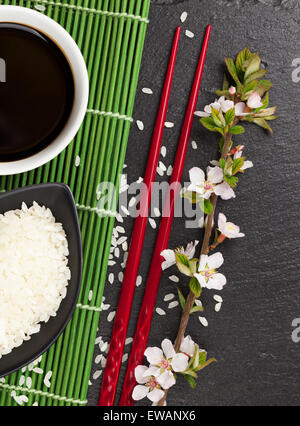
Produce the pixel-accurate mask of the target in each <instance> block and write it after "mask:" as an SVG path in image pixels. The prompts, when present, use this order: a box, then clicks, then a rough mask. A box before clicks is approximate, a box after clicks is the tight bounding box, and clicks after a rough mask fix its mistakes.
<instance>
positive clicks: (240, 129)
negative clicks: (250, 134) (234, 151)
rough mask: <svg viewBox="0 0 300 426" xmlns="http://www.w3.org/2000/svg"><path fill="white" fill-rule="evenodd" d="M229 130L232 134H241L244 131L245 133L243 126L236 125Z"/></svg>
mask: <svg viewBox="0 0 300 426" xmlns="http://www.w3.org/2000/svg"><path fill="white" fill-rule="evenodd" d="M229 132H230V133H231V134H232V135H241V134H242V133H245V129H244V127H242V126H234V127H231V128H230V129H229Z"/></svg>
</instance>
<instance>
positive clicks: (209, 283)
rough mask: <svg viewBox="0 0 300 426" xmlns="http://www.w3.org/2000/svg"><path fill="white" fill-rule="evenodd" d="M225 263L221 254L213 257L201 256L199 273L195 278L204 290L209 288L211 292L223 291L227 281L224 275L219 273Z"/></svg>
mask: <svg viewBox="0 0 300 426" xmlns="http://www.w3.org/2000/svg"><path fill="white" fill-rule="evenodd" d="M223 263H224V258H223V256H222V254H221V253H215V254H213V255H212V256H207V255H202V256H201V258H200V262H199V267H198V273H195V274H194V276H195V278H197V280H198V281H199V283H200V285H201V287H202V288H208V289H209V290H212V289H213V290H222V289H223V287H224V286H225V284H226V282H227V280H226V278H225V276H224V275H223V274H220V273H218V271H217V269H218V268H219V267H220V266H222V265H223Z"/></svg>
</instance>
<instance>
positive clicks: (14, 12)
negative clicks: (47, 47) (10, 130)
mask: <svg viewBox="0 0 300 426" xmlns="http://www.w3.org/2000/svg"><path fill="white" fill-rule="evenodd" d="M1 22H11V23H19V24H21V25H22V24H23V25H28V26H30V27H31V28H34V29H36V30H38V31H40V32H42V33H43V34H45V35H46V36H48V37H49V38H50V39H52V41H54V42H55V43H56V45H57V46H58V47H59V49H60V50H61V51H62V53H63V54H64V56H65V57H66V59H67V60H68V62H69V64H70V68H71V70H72V73H73V79H74V85H75V95H74V102H73V109H72V112H71V114H70V117H69V119H68V121H67V123H66V124H65V126H64V128H63V130H62V131H61V132H60V134H59V135H58V136H57V137H56V138H55V139H54V140H53V141H52V142H51V143H50V144H49V145H48V146H47V147H45V148H44V149H43V150H42V151H40V152H38V153H36V154H34V155H32V156H30V157H26V158H23V159H20V160H18V161H10V162H0V176H1V175H13V174H17V173H24V172H28V171H30V170H33V169H36V168H37V167H40V166H42V165H44V164H46V163H48V162H49V161H51V160H53V159H54V158H55V157H57V156H58V155H59V154H60V153H61V152H62V151H63V150H64V149H65V148H66V147H67V146H68V145H69V144H70V143H71V141H72V140H73V139H74V137H75V135H76V134H77V132H78V130H79V128H80V126H81V124H82V122H83V119H84V117H85V115H86V112H87V107H88V99H89V77H88V71H87V67H86V63H85V61H84V58H83V55H82V53H81V51H80V49H79V47H78V46H77V44H76V42H75V41H74V39H73V38H72V37H71V35H70V34H69V33H68V32H67V31H66V30H65V29H64V28H63V27H62V26H61V25H60V24H58V23H57V22H56V21H54V20H53V19H52V18H49V17H48V16H46V15H44V14H42V13H40V12H38V11H35V10H32V9H29V8H27V7H21V6H10V5H0V23H1Z"/></svg>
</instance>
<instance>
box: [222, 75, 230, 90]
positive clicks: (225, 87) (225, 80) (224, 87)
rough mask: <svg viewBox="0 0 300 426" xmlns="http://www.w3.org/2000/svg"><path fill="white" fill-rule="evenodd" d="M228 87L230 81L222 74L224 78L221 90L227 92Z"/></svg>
mask: <svg viewBox="0 0 300 426" xmlns="http://www.w3.org/2000/svg"><path fill="white" fill-rule="evenodd" d="M229 88H230V82H229V80H228V78H227V75H226V74H224V79H223V86H222V91H223V92H228V89H229Z"/></svg>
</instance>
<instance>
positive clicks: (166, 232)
mask: <svg viewBox="0 0 300 426" xmlns="http://www.w3.org/2000/svg"><path fill="white" fill-rule="evenodd" d="M180 31H181V28H180V27H179V28H177V30H176V34H175V38H174V42H173V48H172V53H171V58H170V62H169V66H168V71H167V75H166V80H165V84H164V89H163V94H162V99H161V103H160V107H159V112H158V116H157V120H156V125H155V129H154V133H153V138H152V143H151V150H150V155H149V159H148V164H147V168H146V173H145V178H144V184H145V185H144V190H143V192H142V194H141V200H140V214H139V216H138V217H137V218H136V221H135V224H134V229H133V235H132V241H131V244H130V249H129V253H128V259H127V265H126V270H125V274H124V279H123V284H122V290H121V295H120V300H119V305H118V310H117V314H116V319H115V322H114V328H113V333H112V339H111V343H110V349H109V354H108V358H107V363H106V369H105V373H104V377H103V382H102V388H101V393H100V398H99V403H98V405H100V406H112V405H113V403H114V399H115V394H116V389H117V383H118V378H119V372H120V367H121V362H122V356H123V349H124V344H125V340H126V337H127V328H128V322H129V318H130V313H131V307H132V301H133V295H134V290H135V284H136V278H137V274H138V268H139V264H140V258H141V253H142V248H143V242H144V237H145V231H146V226H147V221H148V215H149V208H150V204H151V196H152V186H153V183H154V180H155V175H156V169H157V164H158V159H159V154H160V149H161V142H162V137H163V131H164V126H165V122H166V116H167V109H168V104H169V98H170V92H171V85H172V81H173V74H174V68H175V62H176V56H177V50H178V44H179V37H180ZM210 33H211V26H210V25H209V26H208V27H207V30H206V34H205V39H204V43H203V47H202V51H201V55H200V60H199V64H198V67H197V71H196V76H195V80H194V84H193V88H192V92H191V95H190V99H189V104H188V107H187V111H186V115H185V120H184V124H183V127H182V131H181V136H180V141H179V146H178V149H177V154H176V159H175V164H174V168H173V173H172V177H171V181H170V188H171V189H170V191H169V193H168V196H167V200H166V203H165V208H164V211H163V216H162V220H161V224H160V228H159V233H158V237H157V241H156V246H155V250H154V254H153V258H152V263H151V267H150V272H149V276H148V280H147V283H146V289H145V294H144V299H143V303H142V307H141V311H140V315H139V319H138V324H137V328H136V333H135V337H134V341H133V345H132V349H131V355H130V358H129V362H128V367H127V373H126V377H125V381H124V385H123V392H122V395H121V400H120V405H122V406H129V405H133V403H134V401H133V400H132V397H131V395H132V391H133V388H134V386H135V384H136V380H135V376H134V370H135V368H136V366H137V365H140V364H142V361H143V357H144V352H145V350H146V344H147V340H148V336H149V332H150V327H151V321H152V315H153V311H154V307H155V303H156V297H157V292H158V287H159V282H160V278H161V273H162V269H161V263H162V257H161V255H160V254H161V252H162V251H163V250H165V249H166V248H167V246H168V241H169V236H170V232H171V226H172V222H173V218H174V210H175V203H176V199H177V196H178V192H179V189H180V182H181V178H182V173H183V168H184V163H185V159H186V154H187V149H188V143H189V138H190V134H191V129H192V124H193V119H194V112H195V109H196V103H197V98H198V95H199V90H200V84H201V80H202V75H203V69H204V63H205V58H206V53H207V49H208V43H209V38H210Z"/></svg>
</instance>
